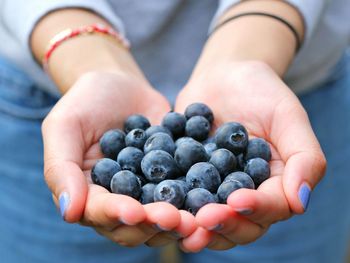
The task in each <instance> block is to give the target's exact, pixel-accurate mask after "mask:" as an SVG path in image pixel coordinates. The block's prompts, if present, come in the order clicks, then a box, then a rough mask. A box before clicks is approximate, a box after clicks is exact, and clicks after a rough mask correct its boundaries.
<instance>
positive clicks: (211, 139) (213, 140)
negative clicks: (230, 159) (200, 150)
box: [201, 136, 215, 145]
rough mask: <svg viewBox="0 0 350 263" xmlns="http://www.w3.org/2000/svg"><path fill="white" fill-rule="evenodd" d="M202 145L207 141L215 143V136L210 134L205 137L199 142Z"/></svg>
mask: <svg viewBox="0 0 350 263" xmlns="http://www.w3.org/2000/svg"><path fill="white" fill-rule="evenodd" d="M201 143H202V144H203V145H206V144H208V143H215V137H214V136H210V137H208V138H207V139H205V140H204V141H202V142H201Z"/></svg>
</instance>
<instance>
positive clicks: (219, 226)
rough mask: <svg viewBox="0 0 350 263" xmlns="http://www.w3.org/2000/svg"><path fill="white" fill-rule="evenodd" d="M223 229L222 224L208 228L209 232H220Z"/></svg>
mask: <svg viewBox="0 0 350 263" xmlns="http://www.w3.org/2000/svg"><path fill="white" fill-rule="evenodd" d="M223 228H224V225H223V224H217V225H215V226H212V227H208V230H209V231H220V230H221V229H223Z"/></svg>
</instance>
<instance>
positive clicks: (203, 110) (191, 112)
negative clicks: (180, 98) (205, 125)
mask: <svg viewBox="0 0 350 263" xmlns="http://www.w3.org/2000/svg"><path fill="white" fill-rule="evenodd" d="M185 116H186V118H187V119H190V118H191V117H193V116H203V117H204V118H206V119H207V120H208V121H209V122H210V123H212V122H213V120H214V115H213V112H212V110H211V109H210V108H209V107H208V106H207V105H205V104H204V103H193V104H191V105H189V106H188V107H187V108H186V110H185Z"/></svg>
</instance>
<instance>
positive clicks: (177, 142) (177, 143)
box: [175, 137, 197, 147]
mask: <svg viewBox="0 0 350 263" xmlns="http://www.w3.org/2000/svg"><path fill="white" fill-rule="evenodd" d="M183 142H197V141H196V140H195V139H193V138H191V137H181V138H179V139H177V140H176V141H175V146H176V147H179V145H180V144H181V143H183Z"/></svg>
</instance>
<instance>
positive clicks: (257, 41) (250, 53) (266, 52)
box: [193, 0, 304, 76]
mask: <svg viewBox="0 0 350 263" xmlns="http://www.w3.org/2000/svg"><path fill="white" fill-rule="evenodd" d="M246 12H265V13H269V14H274V15H276V16H279V17H282V18H283V19H285V20H286V21H288V22H289V23H290V24H291V25H292V26H293V27H294V28H295V29H296V31H297V33H298V35H299V37H300V38H301V39H302V38H303V34H304V25H303V20H302V17H301V16H300V14H299V13H298V11H297V10H296V9H295V8H294V7H292V6H290V5H288V4H286V3H282V2H281V1H273V0H259V1H246V2H243V3H240V4H238V5H236V6H233V7H232V8H231V9H230V10H229V11H227V12H226V13H225V14H224V15H223V16H222V17H221V18H219V20H218V22H217V24H220V22H221V21H224V20H225V19H227V18H229V17H231V16H234V15H237V14H240V13H246ZM295 49H296V39H295V36H294V35H293V33H292V32H291V30H290V29H289V28H288V27H287V26H286V25H284V24H283V23H281V22H279V21H277V20H275V19H272V18H269V17H265V16H244V17H240V18H237V19H235V20H232V21H230V22H228V23H227V24H225V25H223V26H222V27H221V28H219V29H218V30H217V31H215V32H214V33H213V34H212V35H211V37H210V38H209V39H208V41H207V43H206V45H205V47H204V50H203V52H202V55H201V57H200V59H199V61H198V64H197V66H196V69H195V71H194V73H193V76H195V75H196V74H200V72H202V71H203V70H206V69H207V68H208V67H211V66H213V64H214V65H215V64H217V63H221V62H225V61H262V62H264V63H266V64H268V65H269V66H270V67H271V68H272V69H273V70H275V72H277V74H279V75H280V76H282V75H283V74H284V73H285V72H286V70H287V68H288V65H289V64H290V62H291V61H292V59H293V57H294V55H295Z"/></svg>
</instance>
